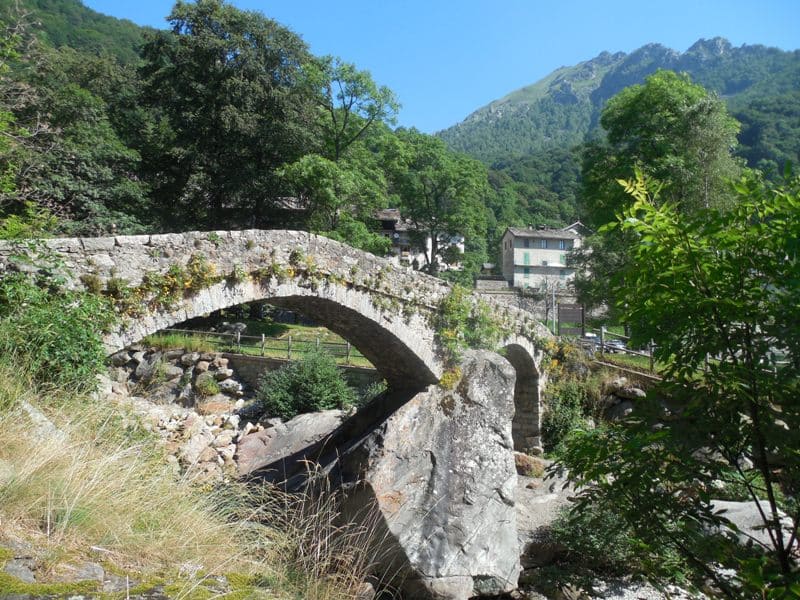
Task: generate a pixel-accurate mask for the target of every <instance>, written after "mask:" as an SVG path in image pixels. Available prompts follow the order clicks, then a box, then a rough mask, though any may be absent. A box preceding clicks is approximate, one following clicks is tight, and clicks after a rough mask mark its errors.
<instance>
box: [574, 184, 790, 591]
mask: <svg viewBox="0 0 800 600" xmlns="http://www.w3.org/2000/svg"><path fill="white" fill-rule="evenodd" d="M625 189H626V190H627V192H628V193H629V194H631V196H632V198H633V203H632V205H631V206H630V207H628V208H626V209H625V210H624V211H623V212H622V214H621V215H620V216H619V219H618V221H617V222H616V223H615V224H613V226H612V227H613V228H614V229H621V230H623V231H624V232H627V233H629V234H630V235H632V236H633V237H635V239H636V240H637V243H636V246H635V250H634V251H633V255H632V260H631V261H630V262H629V263H628V264H627V265H626V267H625V269H624V271H623V272H621V273H619V274H618V275H617V276H615V277H614V279H613V284H612V287H613V292H614V294H615V296H616V297H617V298H619V299H620V300H619V301H618V303H617V308H618V310H619V311H620V313H621V315H622V318H623V319H624V320H625V321H626V322H627V323H629V324H630V325H632V326H634V328H633V339H632V342H633V343H634V344H637V343H638V344H642V343H645V342H646V341H648V340H651V339H652V340H655V341H656V343H657V349H656V351H655V357H656V359H657V361H659V362H661V363H662V364H664V365H665V366H664V368H663V372H662V375H663V377H664V384H663V385H662V386H661V387H660V394H661V395H662V397H666V398H668V402H667V404H666V405H665V404H664V403H663V401H661V400H659V399H658V397H657V396H656V395H655V394H650V395H649V396H648V397H649V402H648V403H643V404H642V405H641V406H639V407H638V408H637V412H636V413H634V416H633V418H632V419H630V420H629V421H628V422H626V423H624V424H622V425H612V426H608V427H601V428H598V429H597V430H595V431H590V432H583V433H580V434H578V435H576V437H575V438H574V439H573V440H572V442H571V443H570V444H568V449H567V451H566V452H565V455H564V464H565V465H566V466H567V468H568V469H569V470H570V472H571V473H572V476H573V477H574V478H575V479H576V481H577V483H578V484H579V485H580V486H582V490H581V492H580V493H579V502H578V505H577V507H576V510H581V508H582V507H585V506H587V505H589V504H599V505H600V506H601V507H606V508H611V509H613V510H614V511H615V512H617V513H618V514H621V515H622V516H623V517H624V518H625V520H626V521H627V522H628V524H629V525H630V526H631V527H632V529H633V530H634V531H635V532H636V534H637V537H638V538H639V540H640V544H641V547H642V550H643V551H644V552H649V553H651V554H656V553H657V549H658V546H659V545H664V546H666V547H669V548H672V549H674V550H675V551H677V552H679V553H680V554H681V555H682V556H683V557H684V558H685V559H686V561H687V565H688V567H689V568H691V570H692V571H693V572H694V573H695V574H696V575H697V576H698V578H710V579H711V580H713V581H714V582H715V583H716V585H717V586H718V588H719V590H720V591H721V592H723V593H725V594H726V595H729V596H742V597H753V595H754V594H755V595H757V596H758V597H769V598H773V597H798V595H800V593H798V592H799V591H800V577H799V576H798V570H797V567H798V564H797V555H796V553H795V550H796V547H797V543H798V537H797V536H798V524H800V505H798V502H797V494H798V492H799V491H800V455H798V453H797V448H800V407H798V402H797V398H798V394H800V321H798V319H797V315H798V314H800V243H798V240H799V239H800V219H798V218H797V215H798V214H800V178H797V177H795V178H791V179H789V180H787V182H786V184H785V185H784V186H783V187H771V186H769V185H767V184H765V183H763V182H762V181H760V180H759V179H758V178H757V177H755V176H752V175H751V176H748V177H745V178H742V179H740V180H738V181H737V182H736V183H735V184H734V186H733V191H734V194H735V197H736V198H735V199H736V200H737V203H736V204H735V206H734V207H733V208H732V209H730V210H728V211H723V210H720V209H708V210H700V211H697V212H694V213H691V214H688V215H687V214H683V213H682V212H681V211H680V210H679V208H678V206H676V204H675V203H673V202H665V203H662V202H659V201H658V199H657V198H655V197H654V196H653V195H652V192H651V190H652V187H649V186H648V185H647V183H646V182H645V181H644V180H643V179H641V178H640V179H639V180H636V181H629V182H627V183H625ZM665 406H669V409H668V410H667V409H666V408H665ZM720 482H723V484H724V486H725V487H728V486H731V485H732V484H736V486H738V487H739V488H740V489H742V490H743V491H744V495H745V496H746V498H747V499H750V500H754V501H759V504H758V505H757V506H758V514H759V515H760V518H761V522H762V525H763V528H764V531H765V532H766V534H767V536H766V537H767V541H763V540H762V541H759V540H756V539H752V540H751V545H750V546H747V545H744V544H742V543H741V542H740V541H739V539H738V536H739V535H744V534H742V533H741V532H738V531H737V530H736V529H735V527H733V526H732V525H731V524H730V523H729V522H728V521H727V520H726V519H725V515H724V514H719V512H716V511H715V509H714V504H713V502H712V500H711V499H712V498H713V497H714V496H713V494H714V493H715V490H718V489H719V483H720ZM717 493H719V492H717ZM783 515H786V516H787V518H788V519H789V521H790V524H788V525H787V524H786V522H785V519H783V518H782V516H783ZM715 531H717V532H719V533H718V534H716V535H715V534H714V532H715ZM714 565H721V566H723V567H726V568H731V569H734V570H735V573H736V575H735V576H734V577H733V578H730V577H728V578H726V577H725V576H724V574H723V571H722V570H720V569H719V568H718V567H715V566H714ZM784 594H786V595H784Z"/></svg>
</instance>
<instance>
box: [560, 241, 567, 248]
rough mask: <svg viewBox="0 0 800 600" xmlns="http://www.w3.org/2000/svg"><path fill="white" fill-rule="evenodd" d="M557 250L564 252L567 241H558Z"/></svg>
mask: <svg viewBox="0 0 800 600" xmlns="http://www.w3.org/2000/svg"><path fill="white" fill-rule="evenodd" d="M558 249H559V250H566V249H567V240H558Z"/></svg>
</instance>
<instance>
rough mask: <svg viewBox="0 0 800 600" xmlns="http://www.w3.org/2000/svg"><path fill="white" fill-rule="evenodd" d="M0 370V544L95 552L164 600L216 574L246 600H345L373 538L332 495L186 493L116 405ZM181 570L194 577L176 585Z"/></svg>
mask: <svg viewBox="0 0 800 600" xmlns="http://www.w3.org/2000/svg"><path fill="white" fill-rule="evenodd" d="M4 363H5V360H2V359H0V399H2V401H3V409H2V412H0V438H2V439H3V440H4V443H3V444H2V445H0V522H2V523H3V530H2V534H0V545H2V542H3V538H8V539H11V538H16V539H25V540H29V541H30V542H32V543H33V544H34V545H35V546H36V547H40V548H46V549H48V550H49V551H50V556H51V557H53V556H55V557H56V558H55V559H52V560H55V561H57V560H59V559H60V560H66V561H69V560H73V561H75V560H80V557H82V556H83V557H84V559H85V556H84V555H85V554H86V552H87V549H89V548H102V549H103V556H104V559H105V560H106V561H110V562H111V563H113V564H114V565H115V566H116V568H118V569H123V570H125V571H126V572H133V573H134V574H135V575H134V576H135V577H136V578H137V579H138V580H142V579H144V580H147V578H148V577H151V578H152V577H155V578H162V577H163V578H164V580H166V581H172V584H171V585H172V588H170V595H172V594H174V595H175V597H182V596H189V597H191V594H192V593H194V592H195V591H196V590H197V589H204V588H205V586H206V585H209V586H211V587H213V585H211V584H213V582H214V581H215V578H216V577H218V576H220V575H225V576H226V577H227V578H228V580H229V581H230V582H232V585H234V584H235V585H234V587H235V586H239V588H237V589H240V590H241V589H244V590H247V593H246V594H245V596H244V597H248V598H250V597H252V598H258V597H265V598H266V597H269V598H283V597H286V598H298V597H302V598H307V599H309V600H339V599H342V600H344V599H346V598H354V597H355V595H356V591H357V588H358V586H359V585H360V584H361V583H362V582H363V581H364V579H365V577H366V576H367V573H368V571H369V568H370V567H371V559H372V554H371V552H370V548H371V539H372V537H373V529H372V528H371V527H370V525H369V523H367V524H364V523H363V521H359V523H360V524H358V525H356V524H354V523H352V522H350V521H348V520H346V519H343V518H342V516H341V514H340V513H339V511H338V502H337V500H336V496H335V494H333V493H332V492H329V493H326V494H322V495H320V494H311V493H307V494H287V493H285V492H282V491H279V490H277V489H276V488H273V487H269V486H255V485H253V486H246V485H245V484H244V483H242V482H236V481H233V482H229V483H226V484H225V485H224V486H221V487H219V488H218V489H208V488H206V487H202V486H198V485H195V483H194V482H193V481H192V480H191V478H188V477H186V476H180V475H179V474H178V473H176V471H175V469H174V468H172V467H171V466H169V464H168V463H167V461H165V460H164V459H165V456H164V455H163V453H162V451H161V450H160V447H159V442H158V439H157V436H155V435H154V434H152V433H150V432H148V431H146V430H145V428H144V427H143V426H142V424H141V423H140V422H139V421H138V420H137V418H136V416H135V415H134V414H133V413H131V412H129V411H128V410H127V409H126V408H125V407H124V406H121V405H115V404H113V403H108V402H98V401H92V400H90V399H87V398H86V397H78V396H75V395H70V396H69V400H68V401H65V400H64V399H54V398H52V397H48V396H47V395H42V394H41V393H37V392H35V391H34V390H32V388H30V387H26V386H25V385H24V384H20V381H19V376H18V374H17V373H16V372H15V371H13V370H12V369H10V368H9V367H8V366H7V365H6V364H4ZM48 393H49V394H58V393H59V392H58V391H57V390H53V389H50V390H49V392H48ZM9 397H15V400H14V402H7V401H6V400H5V399H6V398H9ZM32 412H34V413H38V415H39V419H45V418H46V419H47V421H48V423H47V425H48V428H46V429H45V428H43V427H42V424H41V422H37V420H35V419H33V418H32V417H31V413H32ZM54 431H55V432H57V433H58V434H57V435H54V434H53V432H54ZM187 565H189V566H193V569H194V570H195V571H197V572H198V573H201V575H198V576H197V578H195V579H194V580H181V579H180V577H178V576H177V575H176V574H177V573H179V572H180V571H182V570H185V569H186V567H187ZM47 567H48V566H47V565H45V566H44V567H43V568H44V569H45V570H46V569H47ZM50 567H52V565H50ZM242 586H243V587H242ZM209 589H211V588H209ZM267 590H268V592H269V593H267ZM264 594H266V595H264Z"/></svg>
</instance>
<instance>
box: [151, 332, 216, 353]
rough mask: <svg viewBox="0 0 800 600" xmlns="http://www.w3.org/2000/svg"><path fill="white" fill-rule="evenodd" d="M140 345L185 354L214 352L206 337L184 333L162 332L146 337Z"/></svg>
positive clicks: (210, 342)
mask: <svg viewBox="0 0 800 600" xmlns="http://www.w3.org/2000/svg"><path fill="white" fill-rule="evenodd" d="M142 343H143V344H145V345H146V346H150V347H153V348H157V349H158V350H175V349H183V350H185V351H186V352H214V350H215V348H214V342H213V341H212V340H210V339H208V338H207V337H204V336H200V335H188V334H185V333H171V332H164V331H162V332H160V333H157V334H155V335H149V336H147V337H146V338H144V339H143V340H142Z"/></svg>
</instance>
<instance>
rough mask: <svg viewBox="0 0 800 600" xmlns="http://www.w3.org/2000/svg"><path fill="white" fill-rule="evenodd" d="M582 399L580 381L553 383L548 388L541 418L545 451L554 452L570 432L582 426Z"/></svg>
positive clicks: (583, 397) (581, 384) (583, 394)
mask: <svg viewBox="0 0 800 600" xmlns="http://www.w3.org/2000/svg"><path fill="white" fill-rule="evenodd" d="M584 399H585V392H584V386H583V383H582V382H580V381H576V380H572V379H567V380H562V381H554V382H552V383H551V384H550V385H549V386H548V388H547V391H546V405H545V411H544V415H543V417H542V438H543V441H544V447H545V450H548V451H553V450H555V449H556V448H558V446H559V445H560V444H561V443H562V442H563V441H564V440H565V439H566V438H567V436H568V435H569V433H570V432H571V431H573V430H575V429H576V428H578V427H580V426H582V425H583V424H584V413H583V405H584Z"/></svg>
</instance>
